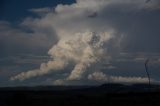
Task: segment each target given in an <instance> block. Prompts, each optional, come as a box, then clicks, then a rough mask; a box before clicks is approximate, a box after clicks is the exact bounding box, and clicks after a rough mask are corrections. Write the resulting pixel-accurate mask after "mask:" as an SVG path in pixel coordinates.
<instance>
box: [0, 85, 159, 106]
mask: <svg viewBox="0 0 160 106" xmlns="http://www.w3.org/2000/svg"><path fill="white" fill-rule="evenodd" d="M159 88H160V86H159V85H152V86H148V85H147V84H133V85H122V84H103V85H101V86H36V87H4V88H0V106H13V105H15V106H84V105H85V106H88V105H90V106H104V105H107V106H113V105H120V106H159V105H160V101H159V100H160V90H159Z"/></svg>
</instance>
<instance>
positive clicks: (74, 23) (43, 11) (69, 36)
mask: <svg viewBox="0 0 160 106" xmlns="http://www.w3.org/2000/svg"><path fill="white" fill-rule="evenodd" d="M0 14H1V15H0V86H1V87H3V86H36V85H100V84H103V83H147V82H148V79H147V75H146V72H145V67H144V63H145V61H146V60H147V59H149V63H148V69H149V73H150V76H151V82H152V83H159V81H160V78H159V76H160V70H159V69H160V42H159V40H160V30H159V28H160V20H159V19H160V1H159V0H134V1H133V0H54V1H51V0H12V1H11V0H1V1H0Z"/></svg>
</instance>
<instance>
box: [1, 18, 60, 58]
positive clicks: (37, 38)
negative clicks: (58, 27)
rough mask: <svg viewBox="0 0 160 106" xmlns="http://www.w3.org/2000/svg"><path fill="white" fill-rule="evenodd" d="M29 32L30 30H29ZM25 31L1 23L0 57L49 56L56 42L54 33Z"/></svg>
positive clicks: (21, 28)
mask: <svg viewBox="0 0 160 106" xmlns="http://www.w3.org/2000/svg"><path fill="white" fill-rule="evenodd" d="M27 30H28V29H27ZM27 30H23V27H17V28H15V27H13V26H12V25H11V24H10V23H8V22H5V21H1V22H0V49H1V52H0V57H3V56H10V55H19V54H37V55H38V54H39V55H41V54H43V55H44V54H47V52H46V51H47V50H48V49H49V48H50V47H51V46H52V45H53V44H54V43H55V42H56V40H57V38H56V37H55V34H54V32H53V30H52V33H50V32H48V33H45V32H44V31H43V30H41V31H34V30H32V29H31V31H27Z"/></svg>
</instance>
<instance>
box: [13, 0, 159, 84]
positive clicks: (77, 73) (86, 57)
mask: <svg viewBox="0 0 160 106" xmlns="http://www.w3.org/2000/svg"><path fill="white" fill-rule="evenodd" d="M155 2H156V1H153V2H151V3H150V2H147V3H146V2H144V1H143V0H134V1H133V0H119V1H117V0H77V1H76V3H73V4H71V5H62V4H60V5H57V6H56V8H55V10H54V11H48V10H49V9H48V8H44V9H38V10H36V9H32V11H34V12H41V11H42V12H43V11H46V10H47V13H46V14H45V15H43V16H42V17H41V18H36V19H35V18H27V19H25V20H24V21H23V22H22V25H23V26H28V27H30V26H31V28H34V29H37V30H39V29H42V28H44V27H47V28H51V29H53V30H55V32H56V33H57V37H58V42H57V44H55V45H53V47H52V48H51V49H50V50H49V52H48V54H49V55H50V56H51V58H52V60H51V61H48V62H47V63H42V64H41V66H40V69H34V70H29V71H27V72H22V73H20V74H18V75H16V76H13V77H11V80H17V79H19V80H25V79H29V78H32V77H36V76H42V75H45V74H48V73H51V72H57V71H61V70H64V69H66V67H68V66H69V65H70V64H71V63H72V64H74V67H73V69H72V70H70V72H69V75H68V76H67V77H66V78H64V80H67V81H70V80H80V79H82V78H83V77H84V76H86V75H85V74H88V73H91V72H93V75H91V74H90V75H89V76H88V79H90V80H92V79H93V80H94V79H98V80H99V79H104V80H106V76H105V75H103V74H102V73H94V71H95V70H97V69H98V70H99V69H100V68H101V64H103V62H104V61H105V62H106V61H109V59H110V58H111V54H112V53H113V51H114V50H118V48H117V45H118V47H119V42H120V40H121V34H120V33H119V34H116V29H115V28H114V25H111V22H110V20H106V14H107V13H106V11H108V9H110V8H112V6H114V5H117V8H118V9H117V11H122V12H128V11H134V10H135V11H137V10H139V9H150V8H151V7H153V6H154V5H155V4H156V3H155ZM128 6H129V7H130V8H129V9H126V8H128ZM41 27H42V28H41ZM113 39H116V42H114V43H113V42H112V41H114V40H113ZM109 43H112V46H113V48H112V50H113V51H110V50H109V49H108V44H109ZM114 46H115V48H114ZM92 67H94V68H92ZM97 76H98V77H97ZM110 79H112V80H128V79H129V80H136V79H137V78H134V77H133V78H123V77H110ZM138 80H146V79H143V78H140V79H139V78H138ZM61 82H62V81H60V80H57V83H61Z"/></svg>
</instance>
